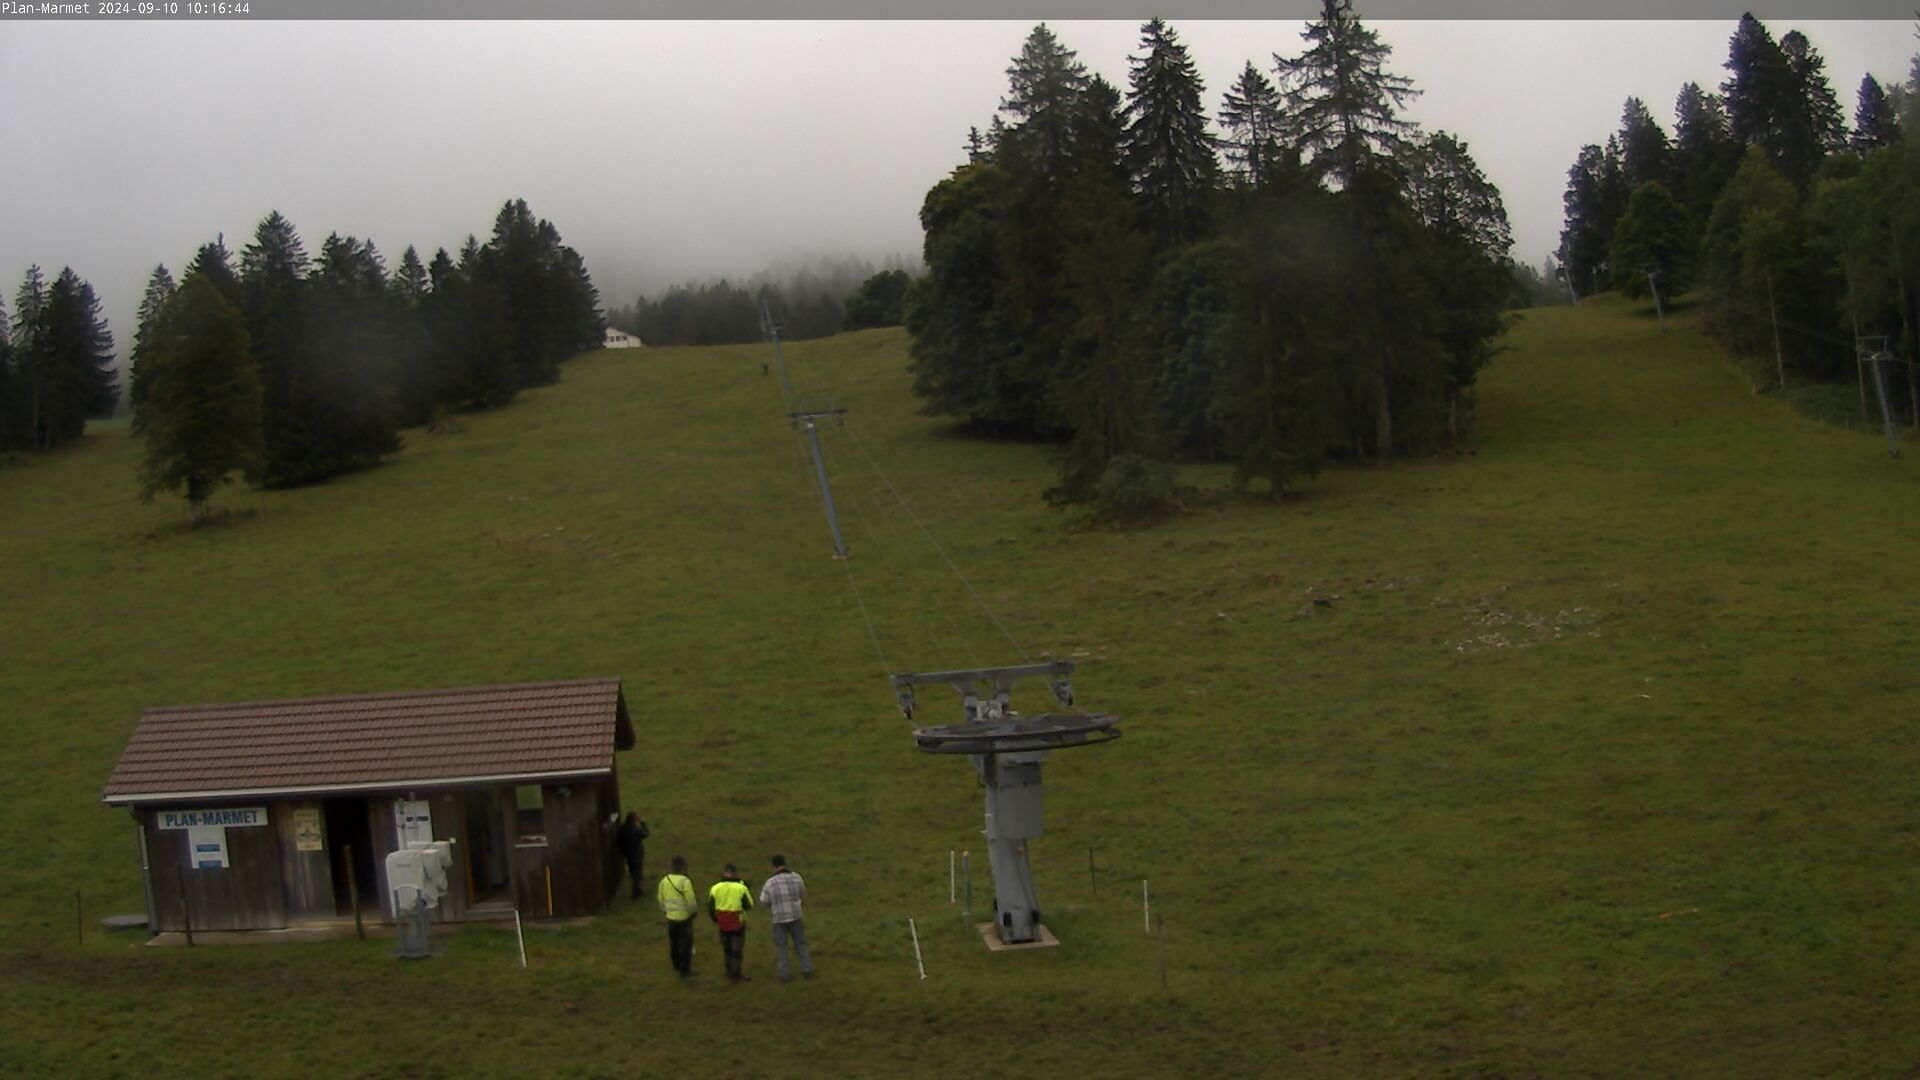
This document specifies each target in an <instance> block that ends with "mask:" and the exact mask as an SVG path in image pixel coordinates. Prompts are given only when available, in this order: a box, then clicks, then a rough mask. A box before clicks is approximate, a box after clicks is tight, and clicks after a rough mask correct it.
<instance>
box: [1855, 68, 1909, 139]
mask: <svg viewBox="0 0 1920 1080" xmlns="http://www.w3.org/2000/svg"><path fill="white" fill-rule="evenodd" d="M1856 101H1857V103H1856V105H1855V106H1854V110H1853V148H1854V150H1856V151H1858V152H1859V153H1860V154H1861V155H1862V156H1865V155H1867V154H1870V153H1872V152H1873V151H1875V150H1878V149H1880V148H1882V147H1886V146H1892V145H1893V144H1894V143H1895V142H1896V141H1897V140H1898V139H1899V138H1900V117H1899V115H1898V113H1897V112H1896V111H1895V110H1894V108H1893V106H1892V104H1891V103H1890V102H1889V101H1888V100H1887V92H1886V91H1885V90H1883V89H1881V88H1880V80H1878V79H1875V78H1874V77H1873V76H1872V75H1865V76H1862V77H1861V79H1860V90H1859V93H1858V95H1857V96H1856Z"/></svg>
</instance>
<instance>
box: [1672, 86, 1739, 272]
mask: <svg viewBox="0 0 1920 1080" xmlns="http://www.w3.org/2000/svg"><path fill="white" fill-rule="evenodd" d="M1673 112H1674V121H1673V151H1672V154H1671V159H1670V160H1671V167H1670V169H1669V172H1670V174H1671V176H1672V185H1671V187H1672V192H1673V196H1674V197H1675V198H1676V199H1678V200H1679V201H1680V205H1681V206H1683V207H1685V208H1686V211H1687V217H1688V221H1689V224H1690V229H1691V232H1692V236H1693V242H1694V243H1695V244H1696V245H1697V244H1698V243H1699V238H1700V235H1701V234H1702V233H1703V232H1704V231H1705V230H1706V227H1707V217H1708V215H1710V214H1712V213H1713V203H1714V200H1715V199H1717V198H1719V197H1720V189H1721V188H1723V187H1725V186H1726V183H1727V180H1728V178H1730V177H1731V176H1732V175H1733V170H1734V168H1735V167H1736V166H1737V165H1738V164H1739V163H1740V144H1739V142H1737V141H1736V140H1735V139H1734V138H1733V135H1732V133H1731V132H1730V131H1729V130H1728V128H1727V111H1726V107H1725V105H1724V104H1723V103H1722V102H1721V100H1720V96H1719V95H1718V94H1709V93H1706V92H1705V91H1703V90H1701V89H1700V85H1699V84H1698V83H1691V82H1690V83H1687V84H1686V85H1684V86H1682V87H1681V88H1680V94H1679V96H1678V97H1677V98H1676V99H1675V100H1674V106H1673Z"/></svg>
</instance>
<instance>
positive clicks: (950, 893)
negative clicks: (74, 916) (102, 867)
mask: <svg viewBox="0 0 1920 1080" xmlns="http://www.w3.org/2000/svg"><path fill="white" fill-rule="evenodd" d="M143 835H144V834H143ZM955 880H956V879H955V871H954V862H953V849H952V848H948V849H947V903H949V904H951V903H953V901H954V883H955Z"/></svg>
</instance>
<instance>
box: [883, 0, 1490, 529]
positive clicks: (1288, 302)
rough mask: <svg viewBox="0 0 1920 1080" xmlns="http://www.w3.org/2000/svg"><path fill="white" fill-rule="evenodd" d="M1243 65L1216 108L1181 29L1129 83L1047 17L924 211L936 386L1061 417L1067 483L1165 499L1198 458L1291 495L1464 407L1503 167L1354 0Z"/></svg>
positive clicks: (1081, 496) (920, 369) (925, 301)
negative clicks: (1472, 150) (1431, 105)
mask: <svg viewBox="0 0 1920 1080" xmlns="http://www.w3.org/2000/svg"><path fill="white" fill-rule="evenodd" d="M1302 37H1303V38H1304V40H1305V42H1306V48H1305V50H1304V51H1303V52H1302V53H1301V55H1299V56H1297V57H1293V58H1285V57H1280V56H1278V55H1276V56H1275V57H1274V66H1273V68H1272V69H1271V70H1270V72H1269V71H1263V70H1262V69H1261V68H1260V67H1258V66H1256V65H1255V64H1254V63H1252V62H1248V63H1247V65H1246V67H1245V69H1244V70H1243V71H1242V72H1241V74H1240V76H1239V77H1238V79H1237V80H1236V81H1235V82H1234V84H1233V85H1232V86H1231V87H1230V88H1229V89H1228V90H1227V92H1226V94H1225V95H1224V97H1223V99H1222V102H1221V106H1220V109H1219V111H1218V113H1217V114H1216V115H1217V122H1218V130H1217V132H1216V131H1215V130H1214V129H1213V128H1212V126H1211V120H1212V119H1213V118H1210V117H1209V115H1208V113H1207V111H1206V109H1205V107H1204V106H1203V104H1202V102H1203V101H1204V99H1205V88H1204V86H1203V84H1202V81H1201V79H1200V77H1199V75H1198V74H1197V72H1196V70H1195V68H1194V65H1193V62H1192V60H1191V58H1190V57H1189V56H1188V53H1187V50H1186V48H1185V46H1183V45H1182V44H1181V43H1180V41H1179V38H1178V36H1177V35H1176V33H1175V32H1174V30H1173V28H1172V27H1170V26H1169V25H1167V23H1165V22H1164V21H1162V20H1160V19H1153V20H1150V21H1148V22H1147V23H1145V24H1144V25H1143V26H1142V27H1141V37H1140V46H1139V48H1140V52H1139V53H1138V54H1137V55H1134V56H1132V57H1130V58H1129V78H1128V83H1129V86H1128V90H1127V92H1126V93H1125V94H1124V95H1123V94H1122V93H1121V92H1120V90H1119V89H1118V88H1116V87H1114V86H1113V85H1112V84H1110V83H1108V82H1107V81H1106V80H1105V79H1103V78H1101V77H1099V76H1097V75H1094V76H1089V75H1088V73H1087V70H1086V68H1085V66H1084V65H1083V64H1082V63H1081V62H1080V61H1079V59H1078V58H1077V56H1076V54H1075V53H1074V51H1073V50H1071V49H1069V48H1067V47H1066V46H1065V45H1063V44H1062V43H1061V42H1060V41H1059V40H1058V39H1057V38H1056V37H1055V35H1054V34H1053V32H1052V31H1051V30H1049V29H1048V28H1047V26H1046V25H1045V24H1041V25H1040V26H1037V27H1036V28H1034V30H1033V31H1032V33H1031V34H1030V35H1029V36H1028V38H1027V40H1026V42H1025V44H1024V45H1023V47H1022V49H1021V51H1020V54H1019V55H1018V56H1016V57H1015V58H1014V59H1013V62H1012V65H1011V66H1010V67H1009V68H1008V70H1007V74H1008V79H1009V87H1008V93H1007V96H1006V97H1005V98H1004V99H1003V100H1002V102H1001V105H1000V109H999V113H998V115H996V116H995V117H993V119H992V121H991V123H990V125H989V126H988V127H987V129H986V130H985V131H981V130H979V129H978V128H975V129H973V130H972V131H970V133H969V136H968V140H967V145H966V152H967V161H966V163H965V164H963V165H961V166H959V167H958V168H957V169H955V170H954V172H953V173H952V174H951V175H950V176H949V177H947V178H946V179H944V180H942V181H941V182H939V183H938V184H936V185H935V186H934V187H933V189H932V190H931V191H929V192H928V193H927V197H926V200H925V202H924V205H923V206H922V209H921V215H920V217H921V223H922V225H923V227H924V229H925V261H926V264H927V272H926V274H925V275H924V276H923V277H921V278H919V279H917V280H916V281H914V282H913V284H912V286H911V288H910V289H909V291H908V296H907V302H906V324H907V327H908V329H909V331H910V333H911V335H912V354H911V355H912V359H911V368H912V373H913V379H914V389H915V391H916V392H917V393H918V394H919V396H920V397H921V398H922V400H923V402H924V408H925V411H926V412H928V413H930V414H933V415H938V416H952V417H958V418H961V419H963V420H965V421H967V422H969V423H971V424H974V425H977V426H980V427H983V428H987V429H991V430H996V431H1002V432H1008V433H1018V434H1021V435H1029V436H1031V435H1038V436H1043V437H1048V438H1058V439H1063V440H1065V449H1064V453H1063V456H1062V463H1061V475H1060V483H1059V485H1058V486H1057V487H1055V488H1054V489H1053V490H1052V491H1050V492H1049V497H1050V498H1052V499H1054V500H1056V501H1062V502H1080V501H1091V502H1093V503H1095V504H1096V506H1097V507H1099V508H1100V509H1102V510H1103V511H1113V512H1115V513H1126V512H1128V511H1129V510H1130V509H1136V510H1140V511H1146V510H1151V509H1153V508H1155V507H1157V506H1162V505H1164V504H1165V503H1166V501H1167V498H1168V496H1169V495H1170V493H1171V490H1172V476H1173V471H1172V466H1171V464H1170V463H1172V462H1175V461H1180V460H1228V461H1232V462H1234V463H1235V465H1236V475H1237V477H1238V478H1239V481H1240V482H1241V483H1242V484H1247V483H1251V482H1254V481H1260V482H1263V483H1264V484H1265V486H1266V488H1267V490H1268V491H1270V492H1271V493H1272V494H1273V496H1274V497H1276V498H1277V497H1280V496H1281V495H1282V494H1283V493H1284V492H1285V491H1287V490H1288V488H1289V487H1290V486H1291V485H1294V484H1295V483H1296V482H1297V481H1298V480H1299V479H1300V478H1301V477H1304V476H1308V475H1311V474H1312V473H1313V472H1314V471H1315V470H1316V469H1317V468H1318V467H1319V465H1320V464H1321V463H1322V461H1324V460H1325V459H1326V458H1328V457H1329V456H1349V457H1361V458H1371V459H1375V460H1380V461H1385V460H1387V459H1389V458H1391V457H1392V456H1394V455H1395V454H1399V453H1406V452H1409V451H1419V450H1427V449H1432V448H1437V447H1440V446H1443V445H1445V444H1446V443H1448V442H1449V441H1450V440H1452V439H1454V438H1455V437H1457V436H1458V435H1459V434H1460V433H1461V432H1462V431H1463V430H1464V429H1465V427H1466V425H1467V424H1468V422H1469V420H1470V416H1471V406H1472V399H1473V387H1474V382H1475V378H1476V376H1477V373H1478V371H1479V370H1480V368H1481V367H1482V366H1483V365H1484V364H1485V363H1486V362H1487V361H1488V359H1489V358H1490V357H1491V356H1492V355H1493V353H1494V351H1495V346H1494V340H1495V338H1497V337H1498V335H1499V334H1500V333H1501V331H1502V330H1503V328H1504V320H1505V316H1504V312H1505V311H1506V309H1507V308H1508V307H1509V306H1510V304H1511V301H1512V299H1513V296H1514V294H1515V291H1516V284H1515V278H1514V275H1513V271H1512V264H1511V261H1510V259H1509V258H1508V250H1509V248H1510V246H1511V238H1510V231H1509V228H1508V224H1507V218H1506V212H1505V209H1504V208H1503V206H1502V204H1501V200H1500V194H1499V191H1498V190H1497V189H1496V188H1495V187H1494V185H1493V184H1491V183H1490V182H1488V180H1487V179H1486V177H1485V176H1484V175H1483V174H1482V173H1481V171H1480V169H1479V168H1478V166H1477V165H1476V164H1475V163H1474V161H1473V158H1472V157H1471V155H1470V154H1469V153H1468V150H1467V147H1466V146H1465V145H1464V144H1463V143H1462V142H1461V141H1460V140H1458V139H1456V138H1454V137H1453V136H1451V135H1448V134H1446V133H1445V132H1434V133H1431V134H1427V133H1423V132H1421V131H1420V130H1419V129H1418V128H1417V127H1416V126H1415V125H1414V124H1413V123H1412V122H1411V121H1409V120H1407V119H1406V118H1405V117H1404V116H1402V115H1401V110H1402V108H1403V107H1404V106H1405V105H1406V103H1407V102H1409V101H1411V100H1412V99H1413V98H1414V97H1415V96H1416V95H1417V94H1418V93H1419V91H1418V90H1416V89H1415V88H1414V86H1413V84H1412V82H1411V81H1410V80H1409V79H1407V78H1405V77H1403V76H1399V75H1395V74H1393V73H1391V72H1390V71H1389V70H1388V69H1387V66H1386V61H1387V59H1388V57H1389V56H1390V55H1391V49H1390V47H1389V46H1387V45H1386V44H1385V43H1383V42H1382V41H1381V40H1380V39H1379V37H1378V35H1377V34H1376V33H1375V32H1374V31H1372V30H1370V29H1368V28H1367V27H1366V26H1365V25H1363V24H1362V22H1361V21H1360V19H1359V18H1358V17H1357V16H1356V15H1355V13H1354V10H1353V7H1352V5H1351V3H1350V2H1349V0H1323V4H1322V8H1321V15H1320V18H1319V19H1318V20H1316V21H1314V22H1312V23H1310V24H1309V25H1308V26H1307V28H1306V30H1305V32H1304V33H1303V35H1302Z"/></svg>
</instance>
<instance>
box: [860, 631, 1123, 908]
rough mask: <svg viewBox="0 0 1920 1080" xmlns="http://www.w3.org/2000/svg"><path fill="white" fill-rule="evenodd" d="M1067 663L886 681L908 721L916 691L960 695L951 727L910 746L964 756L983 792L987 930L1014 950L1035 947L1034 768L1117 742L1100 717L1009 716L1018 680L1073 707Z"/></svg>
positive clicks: (929, 731)
mask: <svg viewBox="0 0 1920 1080" xmlns="http://www.w3.org/2000/svg"><path fill="white" fill-rule="evenodd" d="M1072 675H1073V661H1071V660H1055V661H1052V662H1051V663H1045V664H1018V665H1013V666H1009V667H991V668H974V669H971V670H965V671H927V672H905V673H902V674H899V675H895V676H893V677H892V680H891V681H892V684H893V692H894V696H895V698H896V699H898V701H899V703H900V711H901V713H902V714H904V715H905V716H906V717H907V719H909V720H911V719H913V710H914V696H913V691H914V687H916V686H935V685H941V684H945V685H947V686H951V687H953V689H955V690H956V691H958V692H959V693H960V701H961V705H960V708H961V712H962V714H963V715H964V717H965V719H963V720H962V721H961V722H960V723H958V724H946V725H942V726H939V727H924V728H918V729H915V731H914V733H913V738H914V741H915V742H916V743H917V744H918V745H919V748H920V749H921V750H922V751H924V752H926V753H929V754H966V755H967V757H968V760H970V761H972V762H973V767H974V770H975V771H976V772H977V773H979V775H980V782H981V784H982V785H983V786H984V787H985V788H986V803H987V816H986V830H985V832H986V838H987V859H988V862H989V864H990V865H991V866H992V868H993V897H994V911H995V917H994V928H995V929H996V930H997V931H998V933H999V935H1000V940H1001V941H1003V942H1005V943H1007V944H1009V945H1018V944H1023V943H1027V942H1032V941H1034V940H1036V939H1037V938H1038V937H1039V935H1040V931H1039V927H1040V925H1041V923H1042V919H1041V917H1040V902H1039V900H1038V898H1037V897H1036V896H1035V894H1034V889H1033V867H1032V864H1031V863H1029V861H1028V859H1027V841H1029V840H1031V839H1033V838H1034V837H1036V836H1039V835H1040V834H1041V833H1042V832H1043V831H1045V828H1044V826H1045V819H1044V813H1043V804H1042V799H1041V791H1040V766H1041V764H1042V763H1043V762H1045V761H1046V759H1047V754H1048V753H1049V752H1050V751H1053V750H1065V749H1070V748H1072V747H1076V746H1091V745H1093V744H1095V743H1103V742H1111V741H1112V740H1114V739H1117V738H1119V737H1120V729H1119V728H1118V727H1117V726H1115V725H1117V724H1118V723H1119V720H1120V718H1119V717H1117V716H1110V715H1108V714H1106V713H1077V712H1076V713H1044V714H1042V715H1039V716H1034V717H1023V716H1021V715H1020V714H1018V713H1016V712H1014V711H1013V708H1012V701H1013V687H1014V684H1015V683H1017V682H1019V681H1020V680H1021V679H1026V678H1045V679H1047V680H1048V682H1049V684H1050V685H1051V688H1052V690H1053V696H1054V697H1055V698H1056V699H1057V700H1058V701H1059V702H1060V704H1062V705H1064V706H1068V707H1071V706H1072V705H1073V684H1072V682H1071V676H1072Z"/></svg>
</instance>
